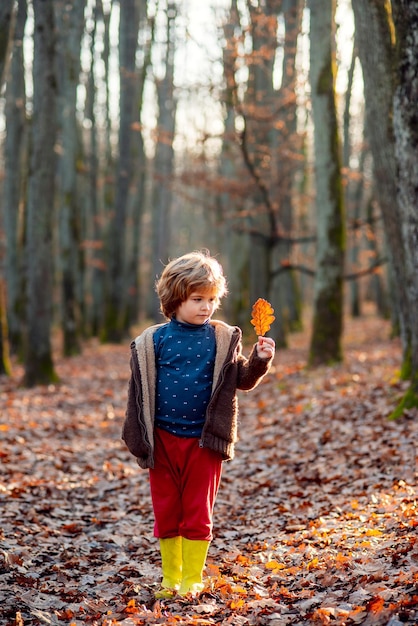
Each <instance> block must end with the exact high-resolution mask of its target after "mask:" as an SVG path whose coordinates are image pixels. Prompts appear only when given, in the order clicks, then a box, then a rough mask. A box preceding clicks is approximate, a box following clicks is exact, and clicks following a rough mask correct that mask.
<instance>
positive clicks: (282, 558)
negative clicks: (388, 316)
mask: <svg viewBox="0 0 418 626" xmlns="http://www.w3.org/2000/svg"><path fill="white" fill-rule="evenodd" d="M389 331H390V329H389V326H388V324H387V323H386V322H383V321H381V320H377V319H376V318H374V317H373V316H370V317H367V318H365V319H362V320H357V321H353V320H351V321H348V323H347V328H346V332H345V338H344V344H345V361H344V364H342V365H340V366H338V367H329V368H325V367H324V368H320V369H316V370H307V369H306V368H305V364H306V356H307V341H308V336H307V335H306V334H300V335H295V336H292V337H291V338H290V346H291V347H290V348H289V349H287V350H281V351H279V353H278V354H277V357H276V361H275V366H274V368H273V370H272V372H271V374H270V375H269V376H268V378H267V379H266V380H265V381H264V382H263V383H262V384H261V385H260V386H259V387H258V388H257V389H256V390H255V391H253V392H251V393H249V394H241V396H240V407H241V411H240V420H241V424H240V442H239V444H238V447H237V456H236V459H235V460H234V461H233V462H232V463H229V464H226V465H225V466H224V474H223V482H222V485H221V490H220V494H219V497H218V500H217V504H216V512H215V538H214V541H213V543H212V545H211V547H210V551H209V557H208V562H207V568H206V576H207V578H206V582H207V585H206V588H205V591H204V593H203V594H202V595H201V596H200V597H199V599H197V600H185V599H174V600H173V601H170V602H155V601H154V598H153V591H154V590H155V589H156V588H157V586H158V582H159V579H160V563H159V553H158V546H157V542H156V540H155V539H154V537H153V534H152V527H153V518H152V509H151V503H150V497H149V492H148V483H147V474H146V472H144V471H142V470H140V469H139V468H138V467H137V466H136V464H135V461H134V459H133V458H132V457H131V456H130V455H129V453H128V452H127V450H126V449H125V448H124V444H123V442H122V441H121V440H120V430H121V424H122V420H123V415H124V410H125V400H126V390H127V381H128V375H129V368H128V360H129V350H128V345H126V346H100V345H97V344H94V343H92V344H89V345H88V346H86V348H85V350H84V352H83V355H82V356H80V357H77V358H72V359H67V360H63V359H58V360H57V370H58V373H59V375H60V377H61V381H62V382H61V383H60V384H59V385H56V386H50V387H37V388H35V389H32V390H25V389H22V388H20V387H19V379H20V376H21V374H22V372H21V371H20V369H19V367H18V366H15V372H14V375H13V377H12V378H11V379H6V378H1V379H0V392H1V395H0V463H1V476H0V519H1V524H0V624H1V626H9V625H15V626H23V625H24V626H27V625H31V626H35V625H41V624H56V625H59V624H63V625H64V624H68V625H73V624H74V625H77V626H78V625H81V624H93V625H100V626H102V625H103V626H111V625H113V624H115V625H123V626H134V625H142V624H176V625H182V624H195V625H200V626H204V625H210V624H233V625H238V626H239V625H246V624H248V625H252V624H266V625H271V626H285V625H286V626H296V625H301V624H314V625H316V624H319V625H322V624H335V625H339V626H343V625H346V626H349V625H351V624H366V625H367V624H370V625H376V624H378V625H388V626H400V625H401V624H411V625H416V624H418V540H417V537H418V528H417V527H418V511H417V491H416V482H415V481H416V462H417V441H418V439H417V435H418V413H417V411H415V412H414V411H411V412H410V413H409V414H406V415H404V417H403V418H402V419H400V420H398V421H396V422H391V421H388V419H387V417H388V415H389V413H390V412H391V410H392V408H393V407H394V405H395V403H396V400H397V398H399V396H400V394H401V393H402V390H403V389H405V383H402V382H400V381H399V378H398V370H399V366H400V346H399V342H398V341H397V340H391V339H390V338H389Z"/></svg>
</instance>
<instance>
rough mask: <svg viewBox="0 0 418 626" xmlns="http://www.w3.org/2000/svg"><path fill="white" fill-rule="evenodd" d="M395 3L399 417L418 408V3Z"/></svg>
mask: <svg viewBox="0 0 418 626" xmlns="http://www.w3.org/2000/svg"><path fill="white" fill-rule="evenodd" d="M393 4H394V7H395V10H394V18H395V24H396V34H397V45H398V67H397V79H398V86H397V88H396V91H395V97H394V108H393V122H394V130H395V142H396V143H395V145H396V160H397V165H398V167H397V182H398V203H399V210H400V214H401V221H402V234H403V240H404V249H405V270H406V272H405V279H406V280H405V281H404V282H405V284H406V291H407V297H408V307H409V315H410V318H409V321H410V331H411V344H410V347H411V349H410V359H408V360H407V363H406V364H407V365H408V371H407V372H404V374H407V375H408V378H410V379H411V386H410V388H409V390H408V391H407V393H406V394H405V396H404V398H403V400H402V402H401V404H400V406H399V407H398V409H397V411H396V412H395V415H394V416H396V415H398V414H400V413H401V412H402V411H403V409H405V408H406V409H408V408H411V407H418V161H417V154H418V121H417V120H418V118H417V102H418V39H417V33H418V1H417V0H409V1H406V0H395V1H394V2H393ZM409 363H410V366H409Z"/></svg>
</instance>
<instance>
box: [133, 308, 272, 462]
mask: <svg viewBox="0 0 418 626" xmlns="http://www.w3.org/2000/svg"><path fill="white" fill-rule="evenodd" d="M165 325H166V324H165ZM165 325H164V324H156V325H154V326H150V327H149V328H147V329H145V330H144V332H143V333H142V334H141V335H139V336H138V337H137V338H136V339H135V341H133V342H132V343H131V359H130V367H131V377H130V380H129V387H128V402H127V408H126V414H125V420H124V423H123V428H122V439H123V440H124V441H125V443H126V445H127V447H128V449H129V451H130V452H131V453H132V454H133V455H134V456H135V457H136V460H137V462H138V465H139V466H140V467H142V468H144V469H145V468H152V467H154V428H155V425H156V411H155V409H156V406H159V402H160V401H159V400H157V390H158V388H159V387H160V385H161V384H163V383H159V382H158V380H157V378H158V377H157V371H158V365H157V359H158V356H157V355H156V351H155V348H154V335H155V334H156V333H157V336H156V339H158V337H159V334H158V333H163V334H164V333H165V331H162V330H161V329H162V327H163V326H165ZM209 327H210V328H213V330H214V335H215V343H216V352H215V362H214V364H213V374H212V384H211V389H210V397H209V402H208V403H207V405H206V411H205V415H204V423H203V427H202V429H201V433H200V445H201V446H202V447H208V448H210V449H211V450H215V451H216V452H219V453H220V454H221V456H222V458H223V459H224V460H231V459H233V458H234V454H235V443H236V441H237V436H238V433H237V431H238V399H237V389H242V390H244V391H249V390H250V389H253V388H254V387H255V386H256V385H257V384H258V383H259V382H260V380H261V379H262V378H263V376H264V375H265V374H266V373H267V372H268V370H269V368H270V365H271V361H272V359H271V358H270V359H262V358H260V357H259V356H258V355H257V351H256V347H255V345H254V346H253V349H252V350H251V353H250V355H249V357H248V358H246V357H245V356H244V355H243V354H242V333H241V330H240V329H239V328H238V327H237V326H229V325H228V324H225V323H224V322H221V321H219V320H211V321H210V323H209ZM156 343H157V345H158V341H157V342H156ZM208 361H209V362H210V361H211V357H209V355H208ZM205 367H209V366H207V364H206V365H204V366H203V369H205ZM211 367H212V366H211ZM185 371H187V367H186V368H185ZM208 371H209V370H208ZM205 393H207V390H206V391H205ZM161 413H164V411H161ZM159 417H160V418H161V415H160V416H159ZM157 419H158V418H157ZM199 429H200V427H199Z"/></svg>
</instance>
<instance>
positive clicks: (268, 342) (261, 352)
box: [257, 337, 276, 359]
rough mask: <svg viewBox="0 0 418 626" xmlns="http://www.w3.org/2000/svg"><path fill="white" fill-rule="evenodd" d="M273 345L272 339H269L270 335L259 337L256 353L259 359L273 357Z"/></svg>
mask: <svg viewBox="0 0 418 626" xmlns="http://www.w3.org/2000/svg"><path fill="white" fill-rule="evenodd" d="M275 345H276V344H275V343H274V339H271V337H259V338H258V343H257V355H258V356H259V357H260V359H270V358H272V357H274V351H275Z"/></svg>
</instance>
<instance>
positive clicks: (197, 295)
mask: <svg viewBox="0 0 418 626" xmlns="http://www.w3.org/2000/svg"><path fill="white" fill-rule="evenodd" d="M217 306H218V298H217V296H216V293H214V292H213V291H193V292H192V293H191V294H190V295H189V297H188V298H187V300H185V301H184V302H182V303H181V304H180V306H179V307H178V309H177V311H176V315H175V317H176V320H177V321H178V322H185V323H186V324H204V323H205V322H206V321H207V320H208V319H210V318H211V316H212V314H213V313H214V311H215V310H216V308H217Z"/></svg>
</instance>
